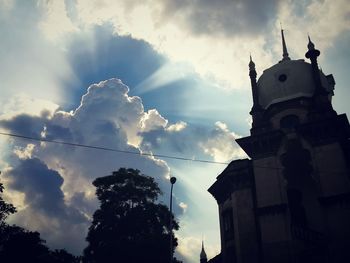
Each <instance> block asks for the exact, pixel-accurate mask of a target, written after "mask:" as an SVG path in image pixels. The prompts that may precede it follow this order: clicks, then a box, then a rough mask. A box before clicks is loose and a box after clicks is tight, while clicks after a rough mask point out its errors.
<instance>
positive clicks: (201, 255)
mask: <svg viewBox="0 0 350 263" xmlns="http://www.w3.org/2000/svg"><path fill="white" fill-rule="evenodd" d="M200 259H207V254H206V253H205V250H204V241H203V240H202V251H201V254H200Z"/></svg>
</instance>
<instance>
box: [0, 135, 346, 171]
mask: <svg viewBox="0 0 350 263" xmlns="http://www.w3.org/2000/svg"><path fill="white" fill-rule="evenodd" d="M0 135H4V136H9V137H14V138H20V139H25V140H32V141H39V142H48V143H56V144H62V145H67V146H72V147H81V148H88V149H94V150H103V151H110V152H117V153H122V154H133V155H139V156H150V157H157V158H167V159H173V160H180V161H192V162H199V163H209V164H222V165H228V164H229V163H227V162H216V161H210V160H202V159H191V158H186V157H180V156H173V155H166V154H151V153H142V152H133V151H127V150H119V149H114V148H108V147H103V146H94V145H86V144H80V143H72V142H64V141H56V140H49V139H45V138H35V137H31V136H25V135H19V134H13V133H5V132H0ZM253 166H254V168H263V169H270V170H283V169H284V168H283V167H272V166H260V165H253ZM317 172H319V173H331V174H348V173H346V172H339V171H317Z"/></svg>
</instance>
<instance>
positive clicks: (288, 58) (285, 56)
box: [281, 27, 290, 61]
mask: <svg viewBox="0 0 350 263" xmlns="http://www.w3.org/2000/svg"><path fill="white" fill-rule="evenodd" d="M281 35H282V49H283V58H282V61H284V60H290V57H289V54H288V51H287V45H286V40H285V39H284V33H283V29H282V27H281Z"/></svg>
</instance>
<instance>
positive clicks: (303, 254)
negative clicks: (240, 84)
mask: <svg viewBox="0 0 350 263" xmlns="http://www.w3.org/2000/svg"><path fill="white" fill-rule="evenodd" d="M281 33H282V50H283V57H282V59H281V61H279V62H278V63H277V64H275V65H273V66H272V67H270V68H268V69H266V70H264V72H263V73H262V75H261V76H260V78H259V80H258V81H257V73H256V70H255V64H254V62H253V61H252V58H250V63H249V76H250V80H251V87H252V94H253V107H252V109H251V112H250V114H251V115H252V119H253V123H252V127H251V130H250V136H247V137H244V138H240V139H238V140H237V143H238V144H239V145H240V147H241V148H242V149H243V150H244V151H245V152H246V153H247V155H248V156H249V157H250V159H243V160H235V161H232V162H231V163H230V164H229V165H228V166H227V167H226V169H225V170H224V171H223V172H222V173H221V174H220V175H219V176H218V177H217V180H216V181H215V183H214V184H213V185H212V186H211V187H210V188H209V190H208V191H209V192H210V193H211V194H212V195H213V196H214V198H215V199H216V201H217V203H218V206H219V218H220V235H221V255H220V257H221V262H222V263H232V262H268V263H273V262H293V263H294V262H295V263H297V262H318V263H320V262H332V263H333V262H350V177H349V176H350V173H349V169H350V143H349V137H350V126H349V122H348V119H347V117H346V115H345V114H337V113H336V111H335V110H334V109H333V107H332V100H331V99H332V96H333V95H334V93H333V91H334V86H335V81H334V78H333V76H332V75H325V74H324V73H323V72H322V71H321V70H320V69H319V66H318V63H317V58H318V56H319V55H320V51H319V50H317V49H316V48H315V45H314V44H313V43H312V41H311V39H310V37H309V42H308V44H307V52H306V54H305V56H306V58H307V59H309V60H310V63H308V62H306V61H304V60H303V59H297V60H292V59H290V57H289V55H288V52H287V46H286V42H285V39H284V35H283V30H282V31H281ZM209 262H210V261H209Z"/></svg>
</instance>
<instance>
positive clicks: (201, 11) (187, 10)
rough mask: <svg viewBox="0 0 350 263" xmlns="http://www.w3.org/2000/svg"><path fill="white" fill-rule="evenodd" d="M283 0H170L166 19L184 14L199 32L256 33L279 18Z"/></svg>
mask: <svg viewBox="0 0 350 263" xmlns="http://www.w3.org/2000/svg"><path fill="white" fill-rule="evenodd" d="M279 2H280V1H279V0H267V1H256V0H215V1H213V0H167V1H165V3H164V10H163V11H164V13H163V19H164V20H166V19H167V17H171V16H172V15H175V16H179V17H183V19H184V22H185V23H186V24H187V25H188V26H189V28H190V30H191V31H192V32H193V33H195V34H210V35H211V34H214V35H215V34H220V35H221V34H223V35H227V36H234V35H235V34H248V35H250V34H256V33H261V31H264V30H266V27H268V26H270V22H271V21H273V19H275V14H276V13H277V8H278V4H279Z"/></svg>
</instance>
